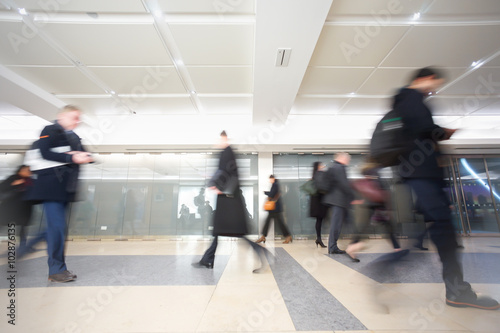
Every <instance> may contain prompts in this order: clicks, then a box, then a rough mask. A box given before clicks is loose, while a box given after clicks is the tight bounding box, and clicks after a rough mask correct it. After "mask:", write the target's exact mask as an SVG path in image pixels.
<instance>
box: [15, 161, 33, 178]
mask: <svg viewBox="0 0 500 333" xmlns="http://www.w3.org/2000/svg"><path fill="white" fill-rule="evenodd" d="M16 175H18V176H21V177H23V178H28V177H31V170H30V167H29V165H24V164H23V165H21V166H19V168H17V171H16Z"/></svg>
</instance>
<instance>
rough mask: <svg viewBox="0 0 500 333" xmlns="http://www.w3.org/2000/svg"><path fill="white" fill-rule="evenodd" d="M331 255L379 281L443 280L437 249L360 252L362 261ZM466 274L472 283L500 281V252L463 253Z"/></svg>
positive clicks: (413, 281)
mask: <svg viewBox="0 0 500 333" xmlns="http://www.w3.org/2000/svg"><path fill="white" fill-rule="evenodd" d="M328 256H329V257H330V258H332V259H334V260H336V261H338V262H340V263H342V264H344V265H346V266H348V267H350V268H352V269H354V270H356V271H358V272H360V273H362V274H364V275H365V276H367V277H369V278H371V279H373V280H375V281H377V282H380V283H441V282H443V278H442V265H441V261H440V260H439V256H438V254H437V253H433V252H428V253H422V252H410V253H409V254H408V255H407V256H404V257H402V258H400V259H399V260H392V261H391V260H381V259H384V258H388V256H390V255H387V254H382V253H361V254H360V255H359V259H360V260H361V262H359V263H355V262H352V261H351V260H350V259H349V258H348V257H347V255H339V254H332V255H328ZM459 256H460V257H461V262H462V267H463V270H464V278H465V280H466V281H468V282H470V283H500V265H498V263H499V262H500V253H467V252H466V253H460V254H459Z"/></svg>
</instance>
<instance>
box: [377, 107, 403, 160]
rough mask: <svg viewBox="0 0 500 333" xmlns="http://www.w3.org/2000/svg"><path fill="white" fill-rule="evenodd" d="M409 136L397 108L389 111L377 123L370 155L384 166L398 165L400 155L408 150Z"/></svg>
mask: <svg viewBox="0 0 500 333" xmlns="http://www.w3.org/2000/svg"><path fill="white" fill-rule="evenodd" d="M408 147H409V138H408V135H407V133H406V129H405V126H404V123H403V119H402V117H401V115H400V114H399V112H398V111H397V110H391V111H389V112H388V113H387V114H386V115H385V116H384V117H383V118H382V119H381V120H380V121H379V122H378V124H377V126H376V127H375V130H374V131H373V135H372V139H371V142H370V156H371V158H372V159H373V160H374V162H377V163H379V164H380V165H382V166H384V167H388V166H394V165H398V164H399V163H400V162H399V156H400V155H401V154H402V153H404V152H405V151H407V149H408Z"/></svg>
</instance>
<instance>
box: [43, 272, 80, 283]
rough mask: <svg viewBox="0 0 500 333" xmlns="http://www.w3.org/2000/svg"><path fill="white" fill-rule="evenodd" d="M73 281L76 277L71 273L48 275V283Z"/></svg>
mask: <svg viewBox="0 0 500 333" xmlns="http://www.w3.org/2000/svg"><path fill="white" fill-rule="evenodd" d="M74 279H76V275H75V274H73V273H71V272H70V271H64V272H61V273H57V274H52V275H49V281H52V282H60V283H63V282H69V281H73V280H74Z"/></svg>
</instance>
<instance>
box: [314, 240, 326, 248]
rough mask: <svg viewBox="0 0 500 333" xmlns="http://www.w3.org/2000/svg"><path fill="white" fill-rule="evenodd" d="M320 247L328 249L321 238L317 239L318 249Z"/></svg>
mask: <svg viewBox="0 0 500 333" xmlns="http://www.w3.org/2000/svg"><path fill="white" fill-rule="evenodd" d="M318 245H319V246H320V247H326V245H325V244H323V241H322V240H321V238H318V239H316V247H318Z"/></svg>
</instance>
